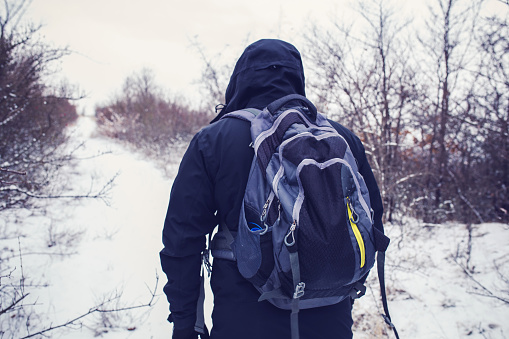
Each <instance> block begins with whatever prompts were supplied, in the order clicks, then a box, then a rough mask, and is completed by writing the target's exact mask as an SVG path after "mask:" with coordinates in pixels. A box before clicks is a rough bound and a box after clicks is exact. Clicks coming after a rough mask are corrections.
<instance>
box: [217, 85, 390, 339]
mask: <svg viewBox="0 0 509 339" xmlns="http://www.w3.org/2000/svg"><path fill="white" fill-rule="evenodd" d="M299 103H302V104H304V105H301V104H299ZM227 118H237V119H243V120H247V121H249V122H250V123H251V135H252V140H253V142H252V144H251V146H252V147H253V148H254V151H255V156H254V159H253V162H252V165H251V170H250V173H249V177H248V181H247V186H246V190H245V194H244V199H243V203H242V207H241V211H240V218H239V223H238V231H237V232H236V233H232V232H231V231H230V230H229V228H228V227H227V226H226V225H220V229H219V232H218V233H217V234H216V235H215V236H214V239H213V240H212V241H211V244H210V248H211V252H212V255H213V257H218V258H223V259H230V260H235V261H236V262H237V267H238V269H239V271H240V273H241V275H242V276H243V277H244V278H246V279H247V280H248V281H250V282H251V283H252V284H253V285H254V286H255V287H256V289H257V290H258V291H259V292H260V298H259V301H262V300H267V301H269V302H270V303H272V304H273V305H275V306H276V307H279V308H282V309H287V310H291V311H292V312H291V333H292V339H298V338H299V328H298V312H299V309H307V308H313V307H321V306H327V305H332V304H335V303H338V302H340V301H342V300H344V299H345V298H352V299H357V298H359V297H361V296H362V295H364V293H365V291H366V288H365V287H364V285H363V282H364V281H365V279H366V277H367V275H368V273H369V271H370V269H371V268H372V267H373V265H374V262H375V254H376V252H378V273H379V278H380V284H381V289H382V301H383V305H384V310H385V316H384V319H385V320H386V322H387V323H388V324H389V325H390V326H391V327H392V328H393V329H394V332H395V334H396V336H397V332H396V330H395V328H394V326H393V325H392V323H391V320H390V316H389V313H388V310H387V302H386V297H385V286H384V279H383V262H384V252H385V250H386V249H387V246H388V244H389V238H388V237H386V236H385V235H384V234H383V230H380V229H378V228H376V227H374V225H373V210H372V209H371V205H370V199H369V192H368V189H367V186H366V184H365V183H364V179H363V178H362V176H361V175H360V173H359V172H358V168H357V163H356V160H355V158H354V156H353V154H352V152H351V150H350V147H349V145H348V143H347V142H346V140H345V139H344V138H343V137H342V136H341V135H340V134H339V133H338V132H337V131H336V130H335V129H334V128H333V127H332V125H331V124H330V123H329V122H328V120H327V119H326V118H325V117H324V116H323V115H321V114H320V113H318V112H317V110H316V108H315V106H314V105H313V104H312V103H311V102H310V101H309V100H308V99H307V98H305V97H303V96H301V95H297V94H292V95H288V96H285V97H283V98H281V99H279V100H276V101H275V102H273V103H271V104H270V105H269V106H267V107H266V108H265V109H264V110H263V111H259V110H254V109H247V110H241V111H236V112H232V113H229V114H226V115H225V116H223V117H222V119H227Z"/></svg>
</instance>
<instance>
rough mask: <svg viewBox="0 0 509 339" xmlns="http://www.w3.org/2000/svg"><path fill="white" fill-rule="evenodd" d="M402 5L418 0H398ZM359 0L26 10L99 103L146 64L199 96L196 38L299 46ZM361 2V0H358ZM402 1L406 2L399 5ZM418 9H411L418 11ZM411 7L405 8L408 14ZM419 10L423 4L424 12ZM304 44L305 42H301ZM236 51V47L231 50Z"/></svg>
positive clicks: (147, 1)
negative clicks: (313, 29)
mask: <svg viewBox="0 0 509 339" xmlns="http://www.w3.org/2000/svg"><path fill="white" fill-rule="evenodd" d="M490 1H491V2H495V3H496V2H497V1H496V0H490ZM393 2H395V3H397V4H398V9H399V10H402V11H403V12H402V13H410V6H414V5H415V4H422V3H423V1H421V0H419V1H417V0H415V1H414V0H412V1H406V0H395V1H393ZM351 3H352V0H311V1H310V0H256V1H247V0H32V4H31V6H30V7H29V9H28V12H27V15H26V17H27V18H29V19H30V20H31V21H33V22H34V23H40V24H42V25H43V27H42V29H41V33H42V34H43V35H44V37H45V41H47V42H49V43H51V44H54V45H57V46H68V47H69V48H70V49H71V50H73V51H74V53H73V54H72V55H71V56H68V57H66V58H65V59H64V60H63V62H62V65H61V66H62V74H63V75H64V76H65V77H66V78H67V79H68V80H69V81H70V82H71V83H74V84H78V85H79V86H80V88H81V89H82V90H84V91H85V92H86V93H88V96H89V98H88V99H87V100H84V101H82V102H81V105H80V106H81V108H80V109H82V107H84V108H85V109H86V111H87V113H89V114H92V113H93V107H94V105H95V104H96V103H102V102H104V101H105V100H107V99H108V98H110V97H111V96H112V95H113V94H114V92H115V91H118V90H120V88H121V86H122V83H123V81H124V79H125V78H126V77H127V76H128V75H130V74H132V73H133V72H136V71H140V70H141V69H142V68H144V67H146V68H149V69H152V70H153V71H154V72H155V74H156V80H157V81H158V83H159V84H161V85H162V86H164V87H165V88H168V89H169V90H171V91H172V92H173V93H175V94H177V93H179V94H183V95H185V96H188V97H189V96H192V93H193V92H196V89H197V87H196V85H194V84H193V82H196V81H197V80H198V79H199V77H200V74H201V70H202V67H203V64H202V63H201V62H200V59H199V55H198V53H197V51H196V50H195V49H193V48H192V47H191V41H192V40H193V39H196V40H197V41H198V42H199V43H201V44H202V45H203V47H204V49H205V52H206V53H207V55H209V56H213V55H216V54H217V53H219V52H222V53H223V54H225V57H224V59H229V58H230V59H231V60H232V63H233V62H235V60H236V59H237V57H238V56H239V55H240V53H241V52H242V51H243V49H244V48H245V47H246V44H247V43H251V42H253V41H256V40H258V39H261V38H281V39H283V40H286V41H289V42H291V43H294V44H295V45H296V47H297V48H299V45H298V42H299V41H300V40H299V36H300V35H301V34H302V32H303V29H304V28H306V27H309V25H308V24H307V23H308V21H310V20H311V21H313V22H314V23H316V24H318V25H321V24H326V23H330V22H331V21H341V20H349V19H351V18H352V14H351V13H352V12H353V11H352V10H351V5H350V4H351ZM353 3H355V1H353ZM399 4H400V5H399ZM415 12H416V11H415V10H414V11H413V12H412V13H415ZM403 15H406V14H403ZM418 15H419V12H418V11H417V16H418ZM299 49H300V48H299ZM228 53H230V55H228Z"/></svg>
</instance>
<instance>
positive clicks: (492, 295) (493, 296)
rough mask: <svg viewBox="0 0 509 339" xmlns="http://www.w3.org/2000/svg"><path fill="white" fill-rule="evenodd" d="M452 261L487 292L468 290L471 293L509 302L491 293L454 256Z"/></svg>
mask: <svg viewBox="0 0 509 339" xmlns="http://www.w3.org/2000/svg"><path fill="white" fill-rule="evenodd" d="M453 260H454V262H455V263H456V264H457V265H458V266H459V267H461V269H462V270H463V272H464V273H465V274H466V275H467V277H469V278H470V279H471V280H472V281H473V282H475V283H476V284H477V285H478V286H479V287H480V288H481V289H482V290H483V291H485V292H486V293H487V294H483V293H476V292H470V293H472V294H476V295H480V296H483V297H489V298H494V299H497V300H500V301H502V302H504V303H506V304H509V299H506V298H503V297H500V296H498V295H495V294H493V292H491V291H490V290H489V289H488V288H487V287H486V286H484V285H483V284H481V283H480V282H479V281H478V280H477V279H475V278H474V276H473V275H472V274H471V273H470V272H469V271H468V270H467V269H466V268H465V267H464V266H463V265H461V264H460V263H459V262H458V261H457V260H456V258H453Z"/></svg>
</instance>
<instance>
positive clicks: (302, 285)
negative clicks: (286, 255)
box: [293, 281, 306, 299]
mask: <svg viewBox="0 0 509 339" xmlns="http://www.w3.org/2000/svg"><path fill="white" fill-rule="evenodd" d="M305 287H306V283H304V282H303V281H301V282H300V283H298V284H297V286H295V292H294V293H293V299H299V298H300V297H302V296H303V295H304V288H305Z"/></svg>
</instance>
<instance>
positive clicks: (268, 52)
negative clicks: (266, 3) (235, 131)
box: [212, 39, 305, 122]
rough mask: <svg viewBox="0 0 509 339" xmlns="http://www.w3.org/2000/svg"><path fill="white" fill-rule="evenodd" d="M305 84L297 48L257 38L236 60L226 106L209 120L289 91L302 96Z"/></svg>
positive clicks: (259, 105)
mask: <svg viewBox="0 0 509 339" xmlns="http://www.w3.org/2000/svg"><path fill="white" fill-rule="evenodd" d="M304 87H305V85H304V68H303V66H302V60H301V57H300V53H299V51H298V50H297V49H296V48H295V47H294V46H293V45H291V44H289V43H287V42H284V41H281V40H275V39H263V40H259V41H257V42H255V43H253V44H251V45H249V46H248V47H247V48H246V49H245V51H244V53H242V55H241V56H240V58H239V60H238V61H237V64H236V65H235V69H234V70H233V73H232V76H231V78H230V82H229V84H228V87H227V88H226V93H225V102H226V103H225V107H224V108H223V109H222V111H221V113H219V114H218V116H217V117H216V118H215V119H214V120H213V121H212V122H214V121H217V120H218V119H219V118H220V117H221V116H223V115H224V114H226V113H229V112H233V111H236V110H239V109H243V108H248V107H249V108H258V109H263V108H264V107H266V106H267V105H268V104H270V103H271V102H272V101H274V100H276V99H279V98H281V97H283V96H285V95H288V94H300V95H304V96H305V89H304Z"/></svg>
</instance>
